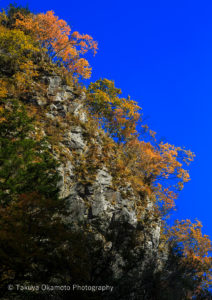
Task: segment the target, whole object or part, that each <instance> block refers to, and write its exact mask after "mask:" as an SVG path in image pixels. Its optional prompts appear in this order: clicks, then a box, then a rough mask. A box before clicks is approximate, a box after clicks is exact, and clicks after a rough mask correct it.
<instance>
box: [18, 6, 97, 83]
mask: <svg viewBox="0 0 212 300" xmlns="http://www.w3.org/2000/svg"><path fill="white" fill-rule="evenodd" d="M15 26H16V28H20V29H21V30H23V31H24V32H26V33H27V34H30V35H31V36H32V37H33V38H34V39H35V40H36V41H38V42H39V43H40V45H41V46H42V47H44V48H45V49H47V52H48V55H49V56H50V57H51V58H52V59H53V60H54V61H58V62H60V63H61V64H63V65H65V67H66V68H67V69H68V70H69V71H70V72H72V73H73V74H75V75H81V76H82V77H84V78H89V77H90V75H91V67H90V66H89V63H88V61H87V60H86V59H85V58H82V57H81V55H84V54H86V53H87V52H88V51H90V50H91V51H93V53H94V54H96V51H97V43H96V42H95V41H94V40H93V38H92V37H91V36H89V35H87V34H79V33H78V32H77V31H75V32H73V33H71V28H70V26H69V25H68V24H67V23H66V22H65V21H64V20H61V19H59V18H58V17H57V16H55V15H54V12H53V11H48V12H47V13H46V14H43V13H41V14H37V15H34V14H29V15H25V16H24V15H21V14H20V13H19V14H17V19H16V24H15Z"/></svg>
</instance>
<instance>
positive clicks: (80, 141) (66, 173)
mask: <svg viewBox="0 0 212 300" xmlns="http://www.w3.org/2000/svg"><path fill="white" fill-rule="evenodd" d="M42 81H43V82H44V83H45V85H46V87H47V89H46V97H43V96H41V95H39V94H37V95H35V96H34V97H32V98H33V100H32V101H31V102H32V103H33V105H35V106H36V107H37V108H38V111H40V113H41V114H42V118H43V122H40V124H42V123H43V129H42V134H43V135H48V136H49V135H51V137H52V140H54V135H55V136H58V135H60V138H59V143H57V144H56V145H54V143H52V145H51V147H52V151H54V155H55V157H57V159H58V160H59V161H60V167H59V172H60V174H61V180H60V182H59V187H60V195H61V197H62V198H64V199H66V200H68V203H69V216H68V218H67V220H66V221H67V222H69V223H70V224H71V226H72V228H74V230H76V231H79V232H80V230H83V228H87V229H88V232H89V233H90V235H89V237H90V239H91V240H92V243H91V244H92V246H91V247H90V255H91V257H93V261H94V264H95V267H94V270H93V274H92V284H95V285H98V284H99V285H100V284H102V285H103V284H109V285H112V286H114V290H113V292H112V293H110V294H109V295H108V293H106V294H105V295H103V296H102V297H103V298H104V297H106V298H107V297H108V299H113V298H114V299H140V298H139V293H144V288H143V289H142V286H144V285H145V284H144V278H145V276H146V274H148V272H149V270H151V272H152V270H156V269H157V267H156V266H157V260H158V257H157V253H158V245H159V239H160V220H159V219H156V218H154V217H150V215H151V214H150V211H151V210H152V203H151V199H149V198H148V197H147V196H146V197H144V196H142V195H140V196H139V195H137V194H135V193H134V191H133V189H132V187H131V186H130V184H129V183H128V182H123V181H122V182H118V183H117V180H116V185H114V178H113V175H112V174H111V173H110V170H109V169H110V168H109V167H108V166H110V164H111V163H112V160H113V158H112V157H111V159H110V160H109V163H108V162H107V163H106V164H104V155H105V152H104V143H105V141H104V140H105V139H107V138H108V137H107V136H106V134H105V133H104V132H103V131H102V130H101V129H98V128H91V125H90V121H89V120H88V119H89V117H88V114H87V111H86V106H85V103H86V101H85V100H86V94H85V93H84V92H83V91H82V90H81V91H80V92H79V91H76V89H75V88H74V87H73V88H71V87H70V86H67V85H65V84H63V82H62V79H61V78H60V77H59V76H57V75H52V76H46V77H43V78H42ZM42 118H41V120H42ZM51 126H53V129H52V130H51V131H50V128H51ZM58 127H59V128H60V129H58ZM61 128H62V130H61ZM39 130H40V128H39ZM61 154H62V155H61ZM92 155H94V156H95V155H98V157H99V158H100V161H101V163H100V164H99V165H98V166H96V165H93V161H92ZM113 155H115V153H114V154H113ZM138 198H139V199H138ZM139 202H140V203H142V205H143V207H144V209H143V211H142V213H140V214H139V213H138V208H137V203H139Z"/></svg>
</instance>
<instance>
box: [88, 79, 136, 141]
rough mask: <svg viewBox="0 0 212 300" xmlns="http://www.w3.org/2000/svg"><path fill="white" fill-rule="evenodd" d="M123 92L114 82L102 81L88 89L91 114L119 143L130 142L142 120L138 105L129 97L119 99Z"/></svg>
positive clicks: (92, 84)
mask: <svg viewBox="0 0 212 300" xmlns="http://www.w3.org/2000/svg"><path fill="white" fill-rule="evenodd" d="M120 94H121V90H120V89H118V88H116V87H115V85H114V82H113V81H110V80H108V79H100V80H97V81H96V82H94V83H91V84H90V85H89V88H88V105H89V109H90V112H91V114H92V115H93V116H95V118H97V119H98V120H99V122H100V123H101V124H102V125H103V127H104V129H106V131H107V132H108V133H109V134H110V136H112V137H115V138H117V142H121V141H124V140H128V139H130V138H132V137H134V135H135V134H136V133H137V131H136V123H137V122H138V120H139V118H140V113H139V110H140V109H141V108H140V107H139V106H138V105H137V103H136V102H135V101H133V100H131V99H130V97H128V98H127V99H125V98H119V95H120Z"/></svg>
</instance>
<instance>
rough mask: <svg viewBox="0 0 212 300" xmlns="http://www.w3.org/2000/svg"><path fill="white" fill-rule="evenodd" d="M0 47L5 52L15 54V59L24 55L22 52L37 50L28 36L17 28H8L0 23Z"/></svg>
mask: <svg viewBox="0 0 212 300" xmlns="http://www.w3.org/2000/svg"><path fill="white" fill-rule="evenodd" d="M0 48H1V50H2V51H3V53H4V52H5V54H10V55H11V56H15V57H16V58H17V59H19V58H21V57H22V56H23V57H24V53H26V52H27V51H28V53H30V52H33V51H38V48H37V47H35V45H34V42H33V41H32V39H31V37H30V36H27V35H25V34H24V32H23V31H21V30H19V29H12V30H11V29H8V28H6V27H4V26H2V25H0Z"/></svg>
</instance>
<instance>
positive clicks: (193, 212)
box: [0, 0, 212, 237]
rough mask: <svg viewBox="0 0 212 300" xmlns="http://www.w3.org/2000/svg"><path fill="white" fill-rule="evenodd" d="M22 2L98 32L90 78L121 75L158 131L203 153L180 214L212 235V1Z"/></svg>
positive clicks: (198, 154) (82, 30)
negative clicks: (96, 47)
mask: <svg viewBox="0 0 212 300" xmlns="http://www.w3.org/2000/svg"><path fill="white" fill-rule="evenodd" d="M10 2H11V1H4V0H0V6H1V7H6V6H7V5H8V4H9V3H10ZM16 2H17V4H19V5H26V4H27V3H28V4H29V8H30V9H31V10H32V11H34V12H45V11H47V10H54V11H55V13H56V15H58V16H59V17H60V18H63V19H65V20H66V21H68V23H69V24H70V25H71V26H72V29H73V30H77V31H79V32H80V33H88V34H90V35H92V36H93V37H94V38H95V39H96V40H97V41H98V42H99V51H98V54H97V55H96V57H95V58H94V59H93V58H92V59H91V61H90V62H91V64H92V67H93V75H92V78H91V80H92V81H95V80H96V79H98V78H100V77H102V78H104V77H106V78H108V79H113V80H115V84H116V86H117V87H120V88H121V89H122V91H123V93H124V95H125V96H126V95H128V94H130V95H131V97H132V98H133V99H134V100H136V101H138V103H139V104H140V106H142V108H143V112H144V116H145V117H146V118H147V122H148V125H150V127H151V129H153V130H155V131H156V132H157V133H158V136H159V137H162V138H165V139H166V140H167V141H168V142H170V143H172V144H175V145H176V146H185V147H186V148H188V149H190V150H192V151H193V152H195V153H196V159H195V162H194V163H193V164H192V166H191V168H190V169H191V172H190V173H191V181H190V182H189V183H187V184H186V186H185V189H184V190H183V191H182V192H181V194H180V198H179V199H178V200H177V207H178V212H176V213H175V215H174V216H175V217H177V218H180V219H185V218H190V219H192V220H194V219H195V218H198V219H199V220H201V221H202V223H203V225H204V232H205V233H206V234H209V235H210V236H211V237H212V213H211V211H212V201H211V200H212V199H211V198H212V197H211V194H212V134H211V129H212V125H211V115H212V101H211V100H212V1H209V0H208V1H204V0H203V1H194V0H193V1H191V0H190V1H187V0H178V1H170V0H169V1H156V0H155V1H151V0H150V1H142V0H131V1H123V0H122V1H121V0H108V1H99V0H98V1H96V0H95V1H94V0H89V1H88V0H81V1H78V0H75V1H72V0H68V1H65V0H57V1H53V0H51V1H50V0H45V1H41V0H30V1H29V0H28V1H24V0H22V1H16Z"/></svg>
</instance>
